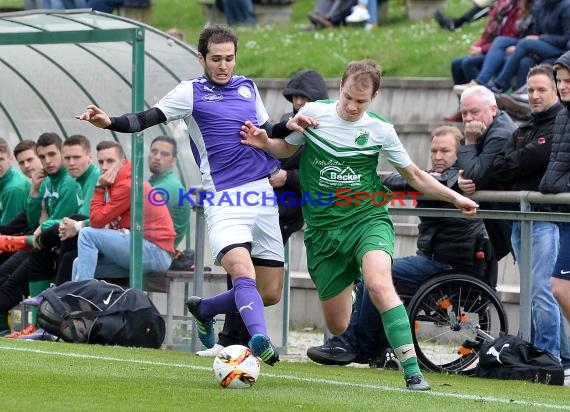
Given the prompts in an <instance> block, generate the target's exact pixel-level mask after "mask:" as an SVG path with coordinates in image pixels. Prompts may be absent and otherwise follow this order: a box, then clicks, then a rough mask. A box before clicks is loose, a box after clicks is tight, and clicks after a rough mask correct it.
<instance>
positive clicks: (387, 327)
mask: <svg viewBox="0 0 570 412" xmlns="http://www.w3.org/2000/svg"><path fill="white" fill-rule="evenodd" d="M381 316H382V322H383V323H384V331H385V332H386V337H387V338H388V342H389V343H390V346H391V347H392V348H393V349H394V353H395V354H396V357H397V358H398V360H399V361H400V364H401V365H402V367H403V368H404V375H405V376H406V377H408V376H410V375H413V374H417V373H419V374H421V372H420V367H419V365H418V359H417V358H416V351H415V348H414V343H413V341H412V331H411V329H410V321H409V319H408V313H407V312H406V308H405V307H404V305H403V304H400V305H398V306H395V307H393V308H392V309H388V310H387V311H386V312H384V313H382V314H381Z"/></svg>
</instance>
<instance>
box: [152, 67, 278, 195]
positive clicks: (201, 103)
mask: <svg viewBox="0 0 570 412" xmlns="http://www.w3.org/2000/svg"><path fill="white" fill-rule="evenodd" d="M155 107H157V108H158V109H160V110H161V111H162V112H163V113H164V115H165V116H166V118H167V119H168V121H172V120H176V119H184V121H185V122H186V125H187V126H188V132H189V135H190V148H191V149H192V154H193V155H194V159H195V160H196V164H198V166H199V167H200V172H201V174H202V184H203V186H204V190H207V191H212V192H217V191H220V190H225V189H229V188H232V187H236V186H239V185H242V184H244V183H248V182H253V181H255V180H259V179H261V178H264V177H267V176H269V175H270V174H271V173H272V172H274V171H275V170H277V169H278V168H279V161H278V160H276V159H275V158H273V157H272V156H271V155H270V154H268V153H267V152H265V151H263V150H260V149H256V148H254V147H251V146H247V145H244V144H242V143H241V140H242V139H241V136H240V134H239V133H240V130H241V127H242V125H243V124H244V122H245V121H246V120H249V121H251V122H252V123H253V124H254V125H256V126H260V125H262V124H264V123H265V122H266V121H267V120H268V119H269V115H268V114H267V110H266V109H265V106H264V105H263V102H262V101H261V97H260V96H259V91H258V90H257V86H256V85H255V83H254V82H253V81H252V80H250V79H247V78H245V77H243V76H233V77H232V78H231V80H230V82H229V83H228V84H226V85H224V86H217V85H215V84H213V83H211V82H210V81H209V80H208V79H207V78H206V77H205V76H201V77H198V78H196V79H191V80H185V81H183V82H181V83H180V84H179V85H178V86H177V87H176V88H175V89H174V90H172V91H171V92H170V93H168V94H167V95H166V96H164V97H163V98H162V99H160V101H159V102H158V103H157V104H156V105H155Z"/></svg>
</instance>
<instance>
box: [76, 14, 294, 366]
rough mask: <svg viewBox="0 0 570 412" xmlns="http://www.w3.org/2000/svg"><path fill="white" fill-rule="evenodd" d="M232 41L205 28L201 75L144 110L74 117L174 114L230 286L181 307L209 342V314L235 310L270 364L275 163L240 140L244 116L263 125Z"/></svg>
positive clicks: (125, 127)
mask: <svg viewBox="0 0 570 412" xmlns="http://www.w3.org/2000/svg"><path fill="white" fill-rule="evenodd" d="M237 42H238V40H237V36H236V35H235V33H234V32H233V31H232V30H231V29H229V28H228V27H226V26H222V25H213V26H210V27H207V28H206V29H204V30H203V31H202V33H201V34H200V38H199V41H198V61H199V62H200V64H201V65H202V67H203V69H204V74H203V75H201V76H199V77H197V78H194V79H190V80H185V81H182V82H181V83H180V84H179V85H178V86H177V87H176V88H174V90H172V91H171V92H169V93H168V94H167V95H166V96H164V97H163V98H162V99H160V101H159V102H158V103H157V104H156V105H155V106H154V107H153V108H151V109H148V110H146V111H143V112H140V113H130V114H125V115H122V116H119V117H109V116H108V115H107V114H106V113H105V112H104V111H102V110H101V109H100V108H98V107H96V106H93V105H90V106H88V107H87V110H86V111H85V113H83V114H81V115H79V116H77V118H78V119H80V120H86V121H89V122H90V123H91V124H93V125H95V126H97V127H100V128H106V129H109V130H113V131H117V132H124V133H132V132H139V131H141V130H144V129H146V128H148V127H151V126H154V125H157V124H159V123H163V122H166V121H172V120H177V119H183V120H184V121H185V122H186V125H187V126H188V131H189V135H190V148H191V150H192V153H193V155H194V159H195V160H196V163H197V164H198V166H199V167H200V172H201V174H202V184H203V188H204V189H205V190H206V191H208V193H210V194H211V193H213V197H210V198H209V199H210V200H211V201H209V202H205V203H204V210H205V215H206V220H207V225H208V233H209V240H210V247H211V250H212V254H213V256H214V258H215V260H216V263H217V264H221V265H222V266H223V267H224V269H225V270H226V271H227V272H228V273H229V274H230V276H231V278H232V281H233V285H234V287H233V288H232V289H231V290H228V291H227V292H223V293H221V294H219V295H216V296H214V297H212V298H200V297H197V296H192V297H190V298H189V299H188V301H187V302H186V304H187V306H188V309H189V310H190V312H191V313H192V314H193V315H194V318H195V319H196V324H197V330H198V336H199V338H200V340H201V342H202V343H203V344H204V346H206V347H207V348H211V347H212V346H214V344H215V343H216V340H215V339H216V337H215V333H214V317H215V316H216V315H218V314H221V313H224V314H225V313H231V312H239V313H240V315H241V316H242V319H243V321H244V323H245V325H246V327H247V329H248V331H249V333H250V334H251V336H252V338H251V340H250V341H249V346H250V347H251V349H252V351H253V353H254V354H255V355H256V356H258V357H259V358H261V359H262V360H263V361H264V362H265V363H267V364H269V365H274V364H275V363H276V362H278V361H279V355H278V354H277V353H276V352H275V349H274V347H273V345H272V344H271V341H270V339H269V337H268V333H267V327H266V323H265V316H264V309H263V307H264V305H274V304H276V303H277V302H279V300H280V298H281V292H282V289H283V266H284V263H283V262H284V254H283V243H282V240H281V232H280V229H279V215H278V209H277V203H276V202H274V203H272V202H268V201H267V199H273V198H274V195H273V188H272V187H271V185H270V184H269V180H268V177H269V176H271V174H272V173H274V172H276V171H277V170H278V169H279V162H278V161H277V160H276V159H275V158H273V157H272V156H271V155H269V154H268V153H266V152H265V151H263V150H261V149H257V148H254V147H251V146H246V145H243V144H241V136H240V130H241V126H242V125H243V124H244V122H245V121H246V120H249V121H251V122H252V123H253V124H255V125H256V126H259V127H262V128H263V127H270V126H269V123H268V119H269V116H268V114H267V111H266V109H265V107H264V106H263V103H262V101H261V97H260V95H259V92H258V90H257V86H256V85H255V83H254V82H253V81H252V80H250V79H248V78H245V77H243V76H236V75H233V69H234V67H235V64H236V55H237ZM285 124H286V123H285V122H284V123H281V124H277V125H275V126H273V129H272V135H273V136H284V135H286V134H287V133H288V131H287V129H286V127H285ZM244 193H249V194H248V200H249V201H248V204H247V205H245V204H243V203H242V204H241V205H238V203H240V202H238V199H239V197H240V196H243V194H244Z"/></svg>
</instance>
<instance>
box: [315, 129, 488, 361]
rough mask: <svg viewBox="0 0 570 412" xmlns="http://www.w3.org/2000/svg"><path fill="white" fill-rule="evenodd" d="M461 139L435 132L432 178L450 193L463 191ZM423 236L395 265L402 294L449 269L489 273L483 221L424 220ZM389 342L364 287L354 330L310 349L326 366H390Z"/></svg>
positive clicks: (422, 203) (390, 180)
mask: <svg viewBox="0 0 570 412" xmlns="http://www.w3.org/2000/svg"><path fill="white" fill-rule="evenodd" d="M461 138H462V135H461V131H460V130H459V129H458V128H457V127H454V126H441V127H438V128H436V129H435V130H434V131H433V133H432V141H431V147H430V158H431V165H432V168H431V169H430V170H429V171H428V173H430V174H431V175H432V176H433V177H434V178H435V179H436V180H437V181H438V182H439V183H441V184H442V185H443V186H446V187H449V188H453V187H456V186H457V178H458V172H459V170H458V169H457V168H456V167H454V165H455V163H456V160H457V149H458V148H459V145H460V139H461ZM383 183H384V185H385V186H386V187H388V188H389V189H390V190H392V191H400V192H407V191H409V190H413V188H410V187H409V186H408V185H407V183H406V181H405V180H404V179H403V178H402V177H401V176H400V175H399V174H398V173H392V174H391V175H388V176H386V177H385V178H384V179H383ZM416 207H419V208H453V207H454V206H453V205H452V204H450V203H445V202H441V201H434V200H419V201H418V202H417V205H416ZM418 231H419V234H418V241H417V252H416V255H415V256H407V257H399V258H395V259H394V263H393V265H392V280H393V281H394V286H395V287H396V291H397V292H398V293H400V294H402V293H406V294H410V295H412V294H413V293H415V291H417V289H418V288H419V287H420V286H421V284H422V283H424V282H425V281H427V280H428V279H429V278H431V277H433V276H435V275H437V274H438V273H441V272H443V271H445V270H450V269H453V268H455V269H461V270H466V271H468V272H469V273H475V272H476V273H480V272H482V269H485V268H484V267H483V265H481V263H484V262H482V261H481V260H480V259H477V258H476V252H477V250H480V249H478V248H479V247H481V246H482V244H483V242H488V239H486V234H487V232H486V231H485V226H484V225H483V221H482V220H481V219H474V218H455V217H444V218H441V217H427V216H420V224H419V225H418ZM487 258H488V259H489V258H491V257H490V256H488V257H487ZM480 266H481V267H480ZM384 341H385V336H384V333H383V331H382V319H381V316H380V313H379V312H378V310H377V309H376V307H375V306H374V304H373V303H372V301H371V300H370V295H369V292H368V290H367V289H366V287H365V286H363V285H359V286H358V292H357V299H356V302H355V310H354V311H353V312H352V315H351V318H350V324H349V326H348V328H347V329H346V330H345V331H344V332H343V333H342V334H341V335H339V336H333V337H331V338H330V339H328V340H327V342H325V344H324V345H321V346H313V347H311V348H309V349H308V350H307V356H308V357H309V358H310V359H311V360H313V361H315V362H317V363H322V364H326V365H346V364H348V363H350V362H358V363H372V364H375V363H376V361H377V359H379V358H380V363H381V364H384V363H385V361H386V360H388V359H385V358H384V359H382V357H384V356H385V353H384V350H383V349H385V348H386V346H385V342H384Z"/></svg>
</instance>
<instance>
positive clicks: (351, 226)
mask: <svg viewBox="0 0 570 412" xmlns="http://www.w3.org/2000/svg"><path fill="white" fill-rule="evenodd" d="M380 78H381V72H380V67H379V66H378V64H376V63H375V62H374V61H371V60H364V61H358V62H352V63H350V64H349V65H348V66H347V68H346V70H345V72H344V74H343V76H342V80H341V84H340V97H339V99H338V100H330V101H327V102H314V103H307V104H306V105H305V106H304V107H303V108H302V109H301V110H300V111H299V113H298V114H297V115H296V116H295V117H294V118H293V119H291V120H289V122H288V127H289V126H292V125H293V124H295V125H297V126H302V127H306V128H305V131H304V132H303V133H299V132H295V133H292V134H290V135H289V136H287V138H286V139H285V140H283V139H270V138H269V137H268V136H267V133H266V132H265V131H264V130H262V129H259V128H257V127H255V126H253V124H252V123H250V122H246V123H245V125H244V126H243V127H242V138H243V141H242V143H244V144H248V145H251V146H255V147H258V148H262V149H264V150H266V151H267V152H269V153H271V154H273V155H274V156H276V157H279V158H282V157H287V156H289V155H291V154H292V153H294V152H295V151H296V150H297V146H298V145H300V144H304V145H305V150H304V152H303V155H302V157H301V166H300V179H301V189H302V192H303V195H304V196H303V199H302V200H301V202H302V206H303V216H304V217H305V221H306V223H307V229H306V231H305V246H306V248H307V263H308V269H309V274H310V275H311V278H312V280H313V282H314V283H315V286H316V289H317V292H318V294H319V299H320V301H321V305H322V308H323V314H324V317H325V321H326V324H327V326H328V328H329V330H330V331H331V332H332V333H333V334H340V333H342V332H343V331H344V330H345V329H346V327H347V325H348V323H349V320H350V314H351V294H352V285H353V283H354V282H355V281H357V280H360V278H363V280H364V283H365V285H366V287H367V288H368V290H369V292H370V297H371V299H372V302H373V303H374V305H375V306H376V307H377V308H378V310H379V312H380V313H381V315H382V321H383V322H384V329H385V331H386V336H387V337H388V341H389V342H390V345H391V346H392V348H394V351H395V353H396V356H397V357H398V359H399V360H400V363H401V364H402V366H403V368H404V375H405V379H406V386H407V387H408V389H410V390H429V389H430V386H429V384H428V383H427V381H426V380H425V378H424V377H423V375H422V373H421V372H420V369H419V366H418V362H417V358H416V354H415V349H414V345H413V342H412V334H411V330H410V324H409V320H408V315H407V313H406V309H405V308H404V305H403V304H402V302H401V300H400V298H399V297H398V294H397V293H396V290H395V288H394V285H393V283H392V275H391V266H392V255H393V252H394V227H393V224H392V220H391V218H390V215H389V213H388V209H387V207H386V203H387V201H386V198H387V196H389V191H388V190H387V189H386V188H384V187H383V186H382V183H381V181H380V178H379V177H378V174H377V166H378V158H379V154H381V155H383V156H385V157H386V159H387V160H388V161H389V162H390V163H391V164H392V166H394V167H395V168H396V170H397V171H398V172H399V173H400V174H401V175H402V176H403V177H404V179H405V180H406V181H407V182H408V183H409V184H410V186H412V187H414V188H416V189H417V190H420V191H422V192H423V193H424V194H426V195H428V196H430V197H434V198H437V199H440V200H443V201H446V202H449V203H452V204H454V205H455V206H456V207H457V208H459V209H461V210H462V211H463V213H464V214H465V215H467V216H473V215H475V213H476V211H477V207H478V205H477V203H475V202H474V201H472V200H471V199H468V198H466V197H464V196H462V195H460V194H459V193H457V192H454V191H453V190H451V189H449V188H448V187H446V186H443V185H441V184H440V183H438V182H437V181H436V180H435V179H434V178H433V177H432V176H430V175H429V174H428V173H426V172H424V171H422V170H420V169H419V168H418V167H417V166H416V165H415V164H414V163H413V162H412V161H411V160H410V157H409V156H408V154H407V152H406V150H405V149H404V147H403V146H402V143H401V142H400V140H399V138H398V136H397V134H396V132H395V131H394V127H393V126H392V125H391V124H390V123H388V122H386V121H385V120H383V119H382V118H381V117H379V116H378V115H376V114H374V113H371V112H367V108H368V106H369V105H370V103H371V102H372V101H373V100H374V98H376V96H377V95H378V89H379V87H380ZM289 128H291V127H289Z"/></svg>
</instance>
